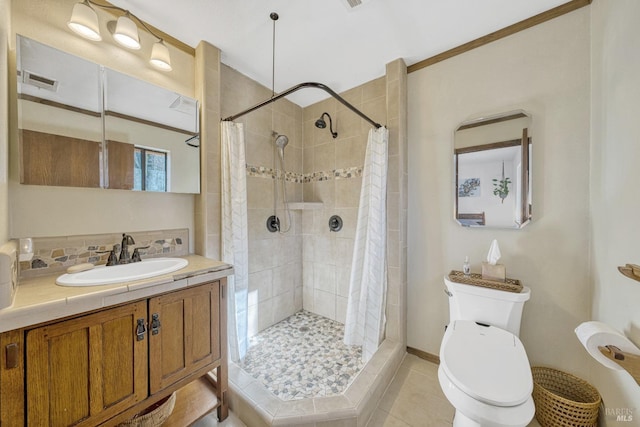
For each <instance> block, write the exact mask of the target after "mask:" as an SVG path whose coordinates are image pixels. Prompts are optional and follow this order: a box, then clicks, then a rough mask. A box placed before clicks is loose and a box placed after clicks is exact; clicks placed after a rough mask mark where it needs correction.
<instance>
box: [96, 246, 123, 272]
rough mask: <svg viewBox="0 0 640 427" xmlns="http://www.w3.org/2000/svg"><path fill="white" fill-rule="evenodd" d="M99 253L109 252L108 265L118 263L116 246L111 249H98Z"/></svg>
mask: <svg viewBox="0 0 640 427" xmlns="http://www.w3.org/2000/svg"><path fill="white" fill-rule="evenodd" d="M96 253H97V254H106V253H108V254H109V258H108V259H107V267H109V266H112V265H117V264H118V258H117V257H116V248H115V247H114V248H113V249H111V250H110V251H96Z"/></svg>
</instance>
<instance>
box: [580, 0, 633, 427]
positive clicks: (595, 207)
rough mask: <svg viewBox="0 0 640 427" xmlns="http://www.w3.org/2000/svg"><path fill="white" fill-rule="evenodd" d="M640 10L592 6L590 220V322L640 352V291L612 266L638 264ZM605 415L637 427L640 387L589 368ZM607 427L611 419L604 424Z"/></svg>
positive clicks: (621, 3) (613, 4)
mask: <svg viewBox="0 0 640 427" xmlns="http://www.w3.org/2000/svg"><path fill="white" fill-rule="evenodd" d="M639 16H640V2H638V1H637V0H615V1H596V2H593V4H592V5H591V28H592V33H591V34H592V38H591V46H592V60H591V71H592V84H591V91H592V116H591V129H592V147H591V181H590V183H591V214H592V233H593V244H592V252H591V258H592V260H593V262H592V265H591V274H592V278H593V279H592V280H593V317H594V319H598V320H601V321H603V322H606V323H608V324H609V325H611V326H613V327H615V328H616V329H618V330H620V331H622V332H624V333H625V334H626V335H627V336H628V337H630V338H631V339H632V340H633V341H634V342H635V344H636V345H638V346H640V283H638V282H636V281H633V280H631V279H628V278H626V277H624V276H623V275H621V274H620V273H619V272H618V270H617V266H620V265H624V264H626V263H634V264H640V227H639V226H638V213H639V212H640V198H639V197H638V192H639V191H640V190H639V189H638V183H640V168H638V159H640V140H639V138H638V135H640V120H638V115H639V114H640V107H639V104H638V100H639V99H640V53H639V49H638V41H640V27H639V26H638V17H639ZM592 369H593V372H594V374H595V375H596V380H595V382H596V386H597V387H598V389H600V391H601V393H602V394H603V398H604V400H605V404H607V407H608V408H612V409H616V408H620V409H623V408H633V410H634V413H633V416H634V423H633V425H638V424H639V423H640V421H639V420H640V387H639V386H638V384H636V383H635V381H633V380H632V379H631V378H630V377H629V376H628V375H627V374H626V373H624V374H622V373H617V372H614V371H610V370H608V369H606V368H604V367H602V366H600V365H599V364H597V363H595V362H593V364H592ZM607 421H609V424H610V425H611V424H612V425H621V426H623V425H632V423H629V422H626V423H625V422H620V423H619V424H616V423H615V422H613V421H615V417H614V416H612V415H608V416H607Z"/></svg>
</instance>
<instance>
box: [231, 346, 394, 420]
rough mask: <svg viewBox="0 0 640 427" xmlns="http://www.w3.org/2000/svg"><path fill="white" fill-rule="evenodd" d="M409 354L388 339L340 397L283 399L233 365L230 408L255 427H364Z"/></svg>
mask: <svg viewBox="0 0 640 427" xmlns="http://www.w3.org/2000/svg"><path fill="white" fill-rule="evenodd" d="M405 354H406V349H405V347H404V346H403V345H402V344H401V343H398V342H393V341H390V340H385V341H384V342H383V343H382V344H381V345H380V347H379V348H378V350H377V351H376V353H375V354H374V355H373V357H372V358H371V360H369V362H368V363H367V364H366V365H365V366H364V368H363V369H362V371H360V373H358V375H357V376H356V378H355V379H354V380H353V382H352V383H351V384H350V385H349V387H348V388H347V389H346V390H345V391H344V393H342V394H341V395H337V396H328V397H315V398H310V399H300V400H288V401H285V400H281V399H280V398H278V397H277V396H275V395H274V394H273V393H271V392H270V391H268V390H267V389H266V388H265V387H264V386H263V385H262V384H261V383H260V382H258V381H257V380H256V379H254V378H253V377H251V376H250V375H249V374H247V373H246V372H244V371H243V370H242V369H241V368H240V367H239V366H238V365H237V364H235V363H233V362H230V363H229V407H230V408H231V409H232V410H233V412H234V413H235V414H236V415H237V416H238V417H239V418H240V419H241V420H242V422H244V423H245V424H246V425H247V426H251V427H270V426H296V427H314V426H315V425H316V423H320V422H322V425H323V427H329V426H331V422H332V421H335V422H336V426H340V427H364V426H366V424H367V422H368V421H369V419H370V418H371V415H372V414H373V412H374V410H375V408H376V407H377V406H378V402H379V400H380V398H381V397H382V395H383V394H384V391H385V390H386V388H387V387H388V385H389V384H390V383H391V380H392V379H393V376H394V375H395V373H396V371H397V370H398V367H399V366H400V364H401V363H402V360H403V358H404V356H405Z"/></svg>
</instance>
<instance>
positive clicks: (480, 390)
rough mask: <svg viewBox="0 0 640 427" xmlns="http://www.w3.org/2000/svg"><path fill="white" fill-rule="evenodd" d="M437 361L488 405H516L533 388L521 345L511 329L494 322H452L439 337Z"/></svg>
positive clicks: (447, 372)
mask: <svg viewBox="0 0 640 427" xmlns="http://www.w3.org/2000/svg"><path fill="white" fill-rule="evenodd" d="M440 364H441V366H442V368H443V370H444V372H445V373H446V375H447V377H449V379H450V380H451V382H453V383H454V384H455V385H456V386H457V387H458V388H459V389H460V390H462V391H463V392H464V393H466V394H468V395H469V396H471V397H473V398H474V399H477V400H480V401H483V402H486V403H488V404H491V405H495V406H515V405H519V404H521V403H523V402H524V401H525V400H527V399H528V398H529V396H531V392H532V391H533V380H532V378H531V368H530V367H529V359H527V353H526V352H525V350H524V346H523V345H522V343H521V342H520V340H519V339H518V337H516V336H515V335H513V334H512V333H510V332H507V331H505V330H503V329H500V328H496V327H494V326H487V325H481V324H478V323H476V322H474V321H472V320H456V321H454V322H452V323H451V324H450V325H449V327H448V328H447V331H446V332H445V334H444V338H443V340H442V346H441V348H440Z"/></svg>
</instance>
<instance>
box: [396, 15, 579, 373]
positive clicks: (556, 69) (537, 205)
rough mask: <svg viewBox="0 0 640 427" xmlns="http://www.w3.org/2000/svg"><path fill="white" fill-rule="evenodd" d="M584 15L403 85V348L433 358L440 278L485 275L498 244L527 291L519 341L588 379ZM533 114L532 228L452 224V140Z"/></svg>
mask: <svg viewBox="0 0 640 427" xmlns="http://www.w3.org/2000/svg"><path fill="white" fill-rule="evenodd" d="M589 22H590V14H589V8H582V9H580V10H577V11H575V12H572V13H570V14H568V15H564V16H562V17H560V18H557V19H554V20H552V21H549V22H546V23H544V24H541V25H538V26H536V27H534V28H531V29H528V30H526V31H523V32H520V33H518V34H515V35H512V36H510V37H508V38H505V39H502V40H499V41H496V42H494V43H491V44H489V45H486V46H483V47H481V48H478V49H475V50H472V51H470V52H467V53H464V54H462V55H459V56H456V57H454V58H451V59H448V60H446V61H443V62H440V63H438V64H435V65H433V66H430V67H427V68H424V69H422V70H420V71H416V72H413V73H411V74H409V82H408V84H409V87H408V93H409V229H408V233H407V234H408V236H409V248H408V254H409V255H408V264H409V265H408V282H409V283H408V301H409V306H408V339H407V341H408V345H409V346H410V347H414V348H417V349H420V350H423V351H426V352H429V353H432V354H438V352H439V347H440V341H441V338H442V335H443V332H444V326H445V325H446V324H447V323H448V301H447V298H446V296H445V294H444V292H443V288H444V284H443V279H442V277H443V275H445V274H448V273H449V271H450V270H453V269H456V270H460V269H462V263H463V261H464V258H465V255H469V256H470V260H471V268H472V271H474V272H479V271H480V262H481V261H482V260H483V259H484V258H485V257H486V254H487V251H488V248H489V245H490V243H491V240H492V239H494V238H495V239H497V240H498V242H499V243H500V249H501V251H502V254H503V257H502V259H501V262H502V263H504V264H505V265H506V268H507V276H509V277H513V278H517V279H520V280H521V281H522V282H523V283H524V285H526V286H529V287H530V288H531V290H532V296H531V300H530V301H529V302H528V303H527V304H526V306H525V308H524V316H523V322H522V328H521V334H520V337H521V338H522V340H523V342H524V345H525V347H526V349H527V353H528V355H529V359H530V362H531V363H532V364H533V365H541V364H543V365H549V366H554V367H557V368H559V369H563V370H566V371H569V372H574V373H577V374H579V375H581V376H582V377H584V376H585V369H584V367H585V365H586V364H587V359H588V356H587V355H586V352H585V351H584V349H583V348H582V346H581V345H580V343H579V342H578V340H577V339H576V337H575V335H574V332H573V330H574V328H575V327H576V326H577V325H578V324H580V323H581V322H583V321H585V320H588V319H589V318H590V304H591V295H590V294H591V287H590V284H589V251H588V246H589V232H588V230H589V184H588V183H589V111H590V97H589V91H590V87H589V80H590V73H589V64H590V53H589V50H590V46H589ZM515 109H523V110H525V111H527V112H529V113H530V114H531V115H532V120H533V125H532V129H531V135H532V144H533V222H532V223H531V224H530V225H528V226H527V227H525V228H524V229H522V230H499V229H468V228H463V227H461V226H459V225H457V224H456V223H455V222H454V220H453V203H454V200H453V195H454V191H453V187H454V184H453V177H454V172H453V160H452V159H453V132H454V129H456V127H457V126H458V125H459V124H460V123H461V122H463V121H464V120H466V119H469V118H472V117H478V116H487V115H491V114H497V113H501V112H507V111H511V110H515Z"/></svg>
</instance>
